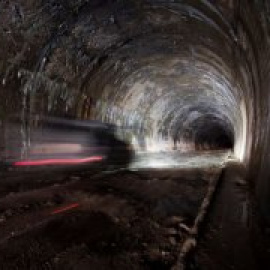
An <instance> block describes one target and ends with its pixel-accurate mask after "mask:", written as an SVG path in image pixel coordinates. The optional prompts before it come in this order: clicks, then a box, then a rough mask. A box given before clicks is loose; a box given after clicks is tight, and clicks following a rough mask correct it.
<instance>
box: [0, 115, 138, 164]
mask: <svg viewBox="0 0 270 270" xmlns="http://www.w3.org/2000/svg"><path fill="white" fill-rule="evenodd" d="M116 129H117V128H116V126H114V125H112V124H106V123H102V122H99V121H93V120H72V119H66V118H56V117H45V118H37V119H32V120H31V123H26V124H25V123H24V124H22V123H20V121H10V123H9V124H8V125H7V127H6V130H5V134H6V136H5V142H4V151H3V153H2V155H1V159H2V164H4V165H5V166H7V167H10V166H11V167H43V166H49V167H50V168H63V167H64V168H67V167H69V168H71V167H72V168H77V167H82V166H83V167H84V168H93V167H102V168H104V167H114V168H117V167H127V166H128V164H129V163H130V161H131V160H132V157H133V151H132V149H131V147H130V145H129V144H128V143H127V142H125V141H124V140H121V139H120V138H118V137H117V135H116Z"/></svg>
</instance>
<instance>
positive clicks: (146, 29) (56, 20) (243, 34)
mask: <svg viewBox="0 0 270 270" xmlns="http://www.w3.org/2000/svg"><path fill="white" fill-rule="evenodd" d="M0 21H1V25H0V36H1V44H0V82H1V85H0V132H1V134H0V138H1V149H2V150H3V149H5V145H6V143H5V142H6V141H7V136H6V133H5V128H6V125H7V124H8V122H9V119H10V117H11V116H12V115H13V114H14V113H15V114H17V115H19V116H20V121H21V125H22V129H21V133H20V136H21V141H22V143H23V142H25V141H27V140H28V139H29V138H28V137H29V134H28V133H29V129H30V128H31V125H32V121H31V119H30V115H39V116H57V117H72V118H75V119H88V120H100V121H103V122H106V123H110V124H115V125H117V126H118V127H121V129H120V133H121V136H122V137H123V138H124V139H125V140H126V141H128V142H129V143H130V144H132V147H133V148H134V149H135V150H136V151H141V152H143V151H144V152H159V151H165V150H166V151H174V150H176V149H178V150H181V151H183V152H189V151H211V150H219V149H227V150H230V151H231V155H232V156H233V157H234V158H235V159H236V160H237V161H238V162H239V163H240V164H241V165H242V166H243V168H244V170H245V178H246V180H247V181H248V183H249V186H250V188H251V190H252V194H253V195H254V198H255V199H254V200H255V204H256V205H257V208H256V211H257V212H258V213H260V215H261V216H262V218H263V220H264V221H265V222H266V223H267V222H268V223H269V222H270V210H269V203H270V175H269V169H268V164H269V162H270V156H269V149H270V144H269V123H270V113H269V104H270V103H269V102H270V95H269V91H268V90H269V86H270V75H269V74H270V65H269V61H270V50H269V42H270V41H269V40H270V39H269V38H270V4H269V3H268V1H267V0H253V1H248V0H237V1H233V0H199V1H197V0H196V1H195V0H185V1H184V0H167V1H166V0H136V1H128V0H127V1H126V0H115V1H114V0H102V1H101V0H93V1H90V0H76V1H74V0H65V1H60V0H48V1H43V0H38V1H30V0H29V1H28V0H27V1H25V0H24V1H15V0H9V1H8V0H5V1H1V2H0Z"/></svg>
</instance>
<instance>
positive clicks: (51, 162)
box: [13, 156, 103, 166]
mask: <svg viewBox="0 0 270 270" xmlns="http://www.w3.org/2000/svg"><path fill="white" fill-rule="evenodd" d="M101 160H103V157H102V156H93V157H88V158H78V159H41V160H24V161H17V162H14V163H13V165H14V166H42V165H60V164H81V163H90V162H97V161H101Z"/></svg>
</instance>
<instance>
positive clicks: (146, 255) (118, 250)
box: [0, 152, 260, 270]
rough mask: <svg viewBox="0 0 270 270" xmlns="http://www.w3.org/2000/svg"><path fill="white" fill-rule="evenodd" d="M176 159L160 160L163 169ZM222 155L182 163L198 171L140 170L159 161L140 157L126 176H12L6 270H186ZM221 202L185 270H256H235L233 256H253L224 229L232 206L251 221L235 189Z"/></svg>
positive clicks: (0, 206)
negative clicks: (146, 163)
mask: <svg viewBox="0 0 270 270" xmlns="http://www.w3.org/2000/svg"><path fill="white" fill-rule="evenodd" d="M173 155H176V153H174V154H173ZM173 155H172V156H171V157H170V156H169V155H168V154H167V155H164V154H163V157H164V161H165V160H167V161H168V160H170V158H172V157H173ZM226 155H227V152H226V153H225V152H217V153H216V155H215V156H214V157H213V155H212V156H211V155H210V153H204V154H202V155H201V157H198V156H196V157H195V155H194V154H193V155H192V154H185V155H184V156H183V159H185V158H186V159H188V156H189V158H190V160H193V161H194V162H193V163H190V164H189V166H191V165H192V166H191V167H190V168H188V166H187V165H186V166H184V164H185V163H184V162H183V163H182V164H180V163H179V164H180V165H179V166H178V167H177V166H176V165H175V164H174V167H170V166H168V167H167V168H162V169H153V168H151V166H150V167H149V168H147V166H145V167H144V168H139V167H140V166H139V164H140V162H139V160H144V161H146V160H150V157H153V156H154V157H155V158H154V159H153V160H156V161H157V160H160V156H159V155H157V154H150V155H148V156H144V158H143V156H141V157H137V159H135V162H134V163H133V165H132V166H131V168H130V169H122V170H115V171H103V172H97V171H95V172H94V171H90V172H86V171H84V172H73V173H63V172H49V171H48V172H44V173H43V174H41V173H40V172H34V171H32V172H29V171H28V172H26V171H25V172H23V173H22V172H19V171H9V172H6V173H5V174H3V175H2V184H1V189H0V194H1V199H0V261H1V266H0V268H1V269H180V268H174V267H177V265H178V264H177V263H178V262H179V256H180V254H181V252H183V249H185V247H184V245H186V244H187V242H188V241H187V240H188V239H189V238H190V230H191V229H192V228H193V227H194V224H195V223H196V220H198V216H199V215H200V214H201V212H202V208H203V205H204V204H205V202H206V201H207V200H208V199H209V198H207V196H209V189H211V186H213V184H215V183H218V179H220V176H221V173H222V170H223V168H224V166H225V164H226V159H225V156H226ZM206 156H208V157H209V159H208V160H209V163H208V165H209V166H206V160H207V158H206ZM179 159H180V158H179ZM195 160H196V161H197V162H198V163H197V166H195ZM200 160H204V161H205V164H200V163H199V161H200ZM214 161H215V162H214ZM136 162H137V163H136ZM134 164H135V165H136V164H137V165H136V166H137V167H136V166H135V165H134ZM166 164H167V165H168V162H167V163H166ZM166 164H165V165H166ZM199 165H201V166H202V165H204V166H202V167H200V166H199ZM234 179H236V178H234ZM236 182H237V183H238V182H239V183H240V184H241V183H242V182H241V179H236ZM224 192H225V195H224V194H223V195H222V196H221V197H220V200H221V204H220V202H219V201H218V200H217V201H218V203H217V209H215V210H211V211H210V217H208V218H207V219H208V220H210V225H209V226H210V227H207V226H208V225H207V226H206V229H205V232H202V237H199V239H198V240H199V241H198V246H197V249H195V253H194V254H193V253H192V259H191V260H190V259H187V260H186V261H184V263H185V268H184V269H202V270H204V269H260V268H256V267H255V268H254V261H252V264H249V268H247V267H246V266H247V265H248V263H249V260H247V261H246V263H245V264H243V267H242V268H241V267H240V268H239V267H238V268H237V264H238V263H239V259H238V256H237V254H236V253H235V252H236V250H235V249H238V251H239V252H240V251H241V252H242V251H244V253H242V254H244V255H249V258H251V260H252V259H253V258H254V257H253V254H251V255H250V252H251V251H250V249H249V248H244V249H243V247H246V243H247V242H246V238H245V239H244V240H243V241H242V242H241V243H238V244H237V245H235V248H234V249H231V246H230V245H232V246H234V243H232V242H231V241H232V237H233V235H232V234H230V233H229V234H228V231H229V232H231V233H235V231H237V230H238V229H239V226H236V227H235V228H236V230H234V229H233V230H230V229H227V230H224V229H222V226H223V225H224V222H225V220H224V219H225V218H226V219H227V218H228V217H230V214H231V213H232V212H233V211H231V210H230V209H232V206H233V205H234V204H235V203H236V204H237V205H239V207H242V208H241V211H242V212H241V213H240V214H239V215H240V216H241V218H244V217H245V216H244V217H243V215H246V214H247V213H246V212H245V210H243V209H244V208H243V203H241V204H239V201H235V199H233V198H235V197H234V195H233V193H231V190H230V188H225V189H224ZM228 193H231V194H232V195H231V202H229V203H228V198H226V202H227V203H228V206H227V208H226V209H225V210H224V209H220V207H221V205H223V202H224V198H225V197H226V196H228ZM237 198H238V197H237ZM236 200H238V199H236ZM241 202H245V200H243V199H241ZM239 207H236V208H235V209H236V210H235V211H236V212H237V211H238V210H239ZM223 208H224V207H223ZM228 209H229V210H228ZM220 210H221V211H223V212H222V213H223V214H222V215H221V212H219V211H220ZM215 211H216V212H215ZM233 213H234V212H233ZM239 215H238V216H237V217H233V218H232V219H231V220H226V224H228V225H227V228H228V226H231V225H232V224H233V223H234V222H238V218H239ZM228 221H229V222H228ZM207 224H208V222H207ZM216 226H217V227H216ZM241 226H242V225H241ZM243 235H244V236H245V237H246V236H247V233H246V232H244V233H242V235H241V236H243ZM227 237H228V238H227ZM213 239H214V240H213ZM217 244H218V245H221V246H218V247H217V246H216V245H217ZM223 245H225V248H224V246H223ZM220 247H222V248H220ZM226 252H227V253H226ZM213 254H214V258H216V259H213V258H212V257H213ZM244 255H243V256H244ZM226 256H228V257H229V259H228V258H227V257H226ZM240 257H241V256H240ZM218 258H222V260H219V259H218ZM240 261H241V260H240ZM222 263H223V264H222ZM220 264H222V265H220ZM221 266H222V267H223V268H222V267H221ZM238 266H239V265H238Z"/></svg>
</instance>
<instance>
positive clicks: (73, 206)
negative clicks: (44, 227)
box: [51, 203, 80, 215]
mask: <svg viewBox="0 0 270 270" xmlns="http://www.w3.org/2000/svg"><path fill="white" fill-rule="evenodd" d="M79 206H80V204H79V203H73V204H70V205H67V206H65V207H62V208H59V209H57V210H55V211H53V212H52V213H51V214H52V215H55V214H60V213H63V212H65V211H68V210H71V209H73V208H77V207H79Z"/></svg>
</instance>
